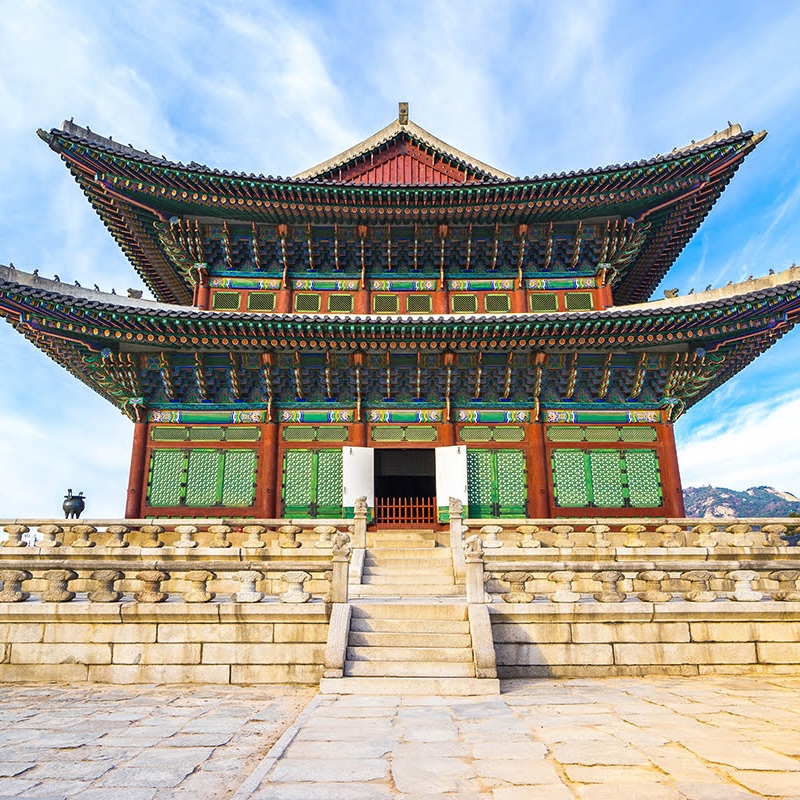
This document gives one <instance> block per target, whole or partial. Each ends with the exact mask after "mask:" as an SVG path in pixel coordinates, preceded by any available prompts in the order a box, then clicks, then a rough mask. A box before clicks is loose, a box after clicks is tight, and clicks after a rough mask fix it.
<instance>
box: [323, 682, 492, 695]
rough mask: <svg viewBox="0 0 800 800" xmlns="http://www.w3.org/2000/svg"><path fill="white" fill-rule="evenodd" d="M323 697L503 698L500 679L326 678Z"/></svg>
mask: <svg viewBox="0 0 800 800" xmlns="http://www.w3.org/2000/svg"><path fill="white" fill-rule="evenodd" d="M319 690H320V692H321V693H322V694H363V695H384V696H386V695H401V696H402V695H410V696H419V695H433V696H437V695H439V696H446V697H453V696H456V697H480V696H491V695H498V694H500V681H498V680H497V678H323V679H322V681H320V685H319Z"/></svg>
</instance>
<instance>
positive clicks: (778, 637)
mask: <svg viewBox="0 0 800 800" xmlns="http://www.w3.org/2000/svg"><path fill="white" fill-rule="evenodd" d="M489 613H490V616H491V619H492V632H493V638H494V643H495V652H496V656H497V673H498V676H499V677H500V678H522V677H527V678H550V677H553V678H566V677H594V676H597V677H599V676H610V675H617V676H623V675H686V676H690V675H701V674H708V673H714V674H728V673H759V674H773V675H775V674H794V673H795V672H796V665H797V663H798V662H799V661H800V646H799V645H798V644H797V635H798V629H800V603H796V602H792V603H785V602H784V603H781V602H772V601H762V602H759V603H757V604H756V603H749V604H747V608H741V606H739V605H738V604H733V603H726V602H724V601H723V602H716V603H691V602H683V601H672V602H670V603H666V604H663V605H659V604H651V603H642V602H636V601H628V602H624V603H606V604H601V603H591V604H590V603H584V604H581V603H574V604H568V605H563V606H560V607H558V606H554V605H553V604H552V603H549V602H547V601H543V602H536V603H528V604H511V603H505V604H502V605H499V604H492V605H490V606H489Z"/></svg>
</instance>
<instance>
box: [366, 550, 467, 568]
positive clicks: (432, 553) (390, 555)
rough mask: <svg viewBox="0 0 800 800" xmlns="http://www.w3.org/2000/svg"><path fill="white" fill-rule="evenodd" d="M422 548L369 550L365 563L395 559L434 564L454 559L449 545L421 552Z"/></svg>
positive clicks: (387, 561) (386, 561)
mask: <svg viewBox="0 0 800 800" xmlns="http://www.w3.org/2000/svg"><path fill="white" fill-rule="evenodd" d="M421 550H423V548H420V549H419V550H416V551H415V550H412V549H410V548H408V549H405V550H367V553H366V555H365V556H364V564H369V563H375V562H380V563H381V564H384V563H391V562H393V561H398V562H408V563H410V564H413V563H416V564H432V563H438V562H442V563H446V562H452V561H453V557H452V556H451V555H450V548H449V547H437V548H429V549H427V550H424V552H420V551H421Z"/></svg>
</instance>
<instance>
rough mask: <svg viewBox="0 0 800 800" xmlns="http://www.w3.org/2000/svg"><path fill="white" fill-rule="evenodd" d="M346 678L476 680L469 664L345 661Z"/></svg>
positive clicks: (473, 670) (473, 668)
mask: <svg viewBox="0 0 800 800" xmlns="http://www.w3.org/2000/svg"><path fill="white" fill-rule="evenodd" d="M344 676H345V677H346V678H392V677H395V678H474V677H475V665H474V664H473V663H472V661H469V662H453V663H451V662H445V661H442V662H439V661H345V664H344Z"/></svg>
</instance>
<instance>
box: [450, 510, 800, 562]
mask: <svg viewBox="0 0 800 800" xmlns="http://www.w3.org/2000/svg"><path fill="white" fill-rule="evenodd" d="M463 524H464V525H465V526H466V527H467V528H468V529H469V531H470V532H471V533H479V532H480V536H481V538H482V539H483V540H484V547H486V548H487V549H501V548H502V549H509V548H515V549H520V550H537V549H544V550H548V549H549V550H551V551H552V550H553V549H557V550H599V551H606V550H611V551H620V552H627V551H631V552H632V553H634V554H635V553H637V552H641V551H643V550H652V549H659V550H660V549H665V550H680V549H682V548H702V549H704V550H720V551H724V550H727V549H730V548H736V549H742V550H746V549H751V550H763V549H768V550H769V549H774V548H783V547H790V546H793V545H792V543H793V542H795V541H796V539H797V535H798V533H800V521H799V520H797V519H792V518H780V519H774V518H752V519H688V518H687V519H663V518H662V519H658V518H654V519H643V518H637V519H622V518H619V519H569V520H565V519H558V520H555V519H549V520H530V519H516V520H510V519H509V520H505V519H503V520H485V519H484V520H477V519H464V520H463ZM549 557H551V558H552V552H551V554H550V555H549Z"/></svg>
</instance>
